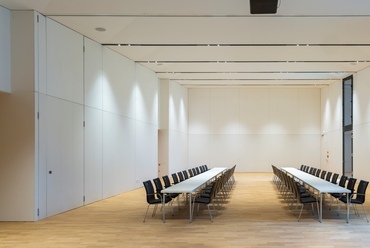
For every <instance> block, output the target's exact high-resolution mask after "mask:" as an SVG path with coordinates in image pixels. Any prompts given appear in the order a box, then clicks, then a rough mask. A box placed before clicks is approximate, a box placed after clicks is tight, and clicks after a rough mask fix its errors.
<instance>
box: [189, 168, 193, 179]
mask: <svg viewBox="0 0 370 248" xmlns="http://www.w3.org/2000/svg"><path fill="white" fill-rule="evenodd" d="M188 171H189V175H190V177H193V176H194V174H193V171H192V170H191V169H188Z"/></svg>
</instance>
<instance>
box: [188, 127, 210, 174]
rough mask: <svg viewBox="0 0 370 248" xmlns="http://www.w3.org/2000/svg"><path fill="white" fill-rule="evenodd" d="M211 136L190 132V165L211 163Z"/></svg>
mask: <svg viewBox="0 0 370 248" xmlns="http://www.w3.org/2000/svg"><path fill="white" fill-rule="evenodd" d="M210 145H211V137H210V135H207V134H189V167H195V166H199V165H202V164H207V165H209V166H213V165H211V164H210V161H211V160H210V152H211V149H210V148H211V147H210Z"/></svg>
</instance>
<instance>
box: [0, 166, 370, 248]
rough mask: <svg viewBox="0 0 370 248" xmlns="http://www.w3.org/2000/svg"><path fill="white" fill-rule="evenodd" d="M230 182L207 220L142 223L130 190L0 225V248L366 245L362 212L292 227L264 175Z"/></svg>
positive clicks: (140, 205)
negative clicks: (41, 217) (221, 201)
mask: <svg viewBox="0 0 370 248" xmlns="http://www.w3.org/2000/svg"><path fill="white" fill-rule="evenodd" d="M235 178H236V181H237V182H236V184H235V187H234V189H233V191H232V195H231V197H230V198H229V200H228V203H227V204H225V205H224V210H222V211H221V212H220V214H219V215H218V216H216V217H215V220H214V222H213V223H212V222H211V221H210V220H209V215H208V212H207V211H201V212H200V213H199V215H198V216H195V220H194V221H193V223H189V220H188V208H187V206H183V207H182V208H181V210H178V209H177V207H175V215H174V216H171V215H170V211H169V210H168V214H167V217H168V219H167V222H166V223H162V220H161V212H160V211H158V213H157V215H156V216H155V217H151V215H149V216H148V218H147V221H146V223H143V217H144V214H145V210H146V207H147V205H146V202H145V193H144V189H138V190H134V191H132V192H128V193H125V194H122V195H119V196H116V197H112V198H110V199H107V200H104V201H100V202H98V203H94V204H91V205H88V206H85V207H81V208H78V209H75V210H72V211H69V212H66V213H63V214H59V215H56V216H53V217H50V218H47V219H45V220H41V221H38V222H34V223H33V222H0V247H2V248H3V247H12V248H13V247H22V248H23V247H39V248H41V247H135V248H139V247H187V248H189V247H282V246H283V247H370V224H369V223H367V222H366V219H365V218H364V215H363V214H362V215H360V217H357V216H355V215H354V214H353V212H352V214H351V220H350V223H349V224H347V223H346V221H345V213H344V208H342V210H343V212H342V214H340V215H339V216H338V215H337V214H336V211H334V210H331V211H329V209H328V206H327V204H325V212H324V215H323V218H324V219H323V223H319V222H318V220H317V215H315V216H312V215H311V212H310V211H304V212H303V214H302V219H301V221H300V222H297V217H296V216H294V215H293V214H292V211H291V210H289V207H288V206H287V204H286V203H284V202H283V201H282V199H281V198H280V197H279V196H278V192H277V190H276V188H275V186H274V184H273V183H272V182H271V179H272V173H235ZM367 205H369V207H370V203H369V204H367ZM369 207H367V211H368V213H369V214H370V208H369ZM151 209H152V208H151ZM361 210H362V209H361ZM361 213H362V212H361Z"/></svg>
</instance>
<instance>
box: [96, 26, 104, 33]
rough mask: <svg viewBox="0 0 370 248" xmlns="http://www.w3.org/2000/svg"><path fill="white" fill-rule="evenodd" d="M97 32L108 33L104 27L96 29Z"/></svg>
mask: <svg viewBox="0 0 370 248" xmlns="http://www.w3.org/2000/svg"><path fill="white" fill-rule="evenodd" d="M95 30H96V31H99V32H104V31H106V29H105V28H103V27H97V28H95Z"/></svg>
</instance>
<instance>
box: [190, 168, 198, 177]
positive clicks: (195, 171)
mask: <svg viewBox="0 0 370 248" xmlns="http://www.w3.org/2000/svg"><path fill="white" fill-rule="evenodd" d="M191 170H192V171H193V174H194V176H196V175H198V174H199V173H197V170H196V169H195V168H192V169H191Z"/></svg>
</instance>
